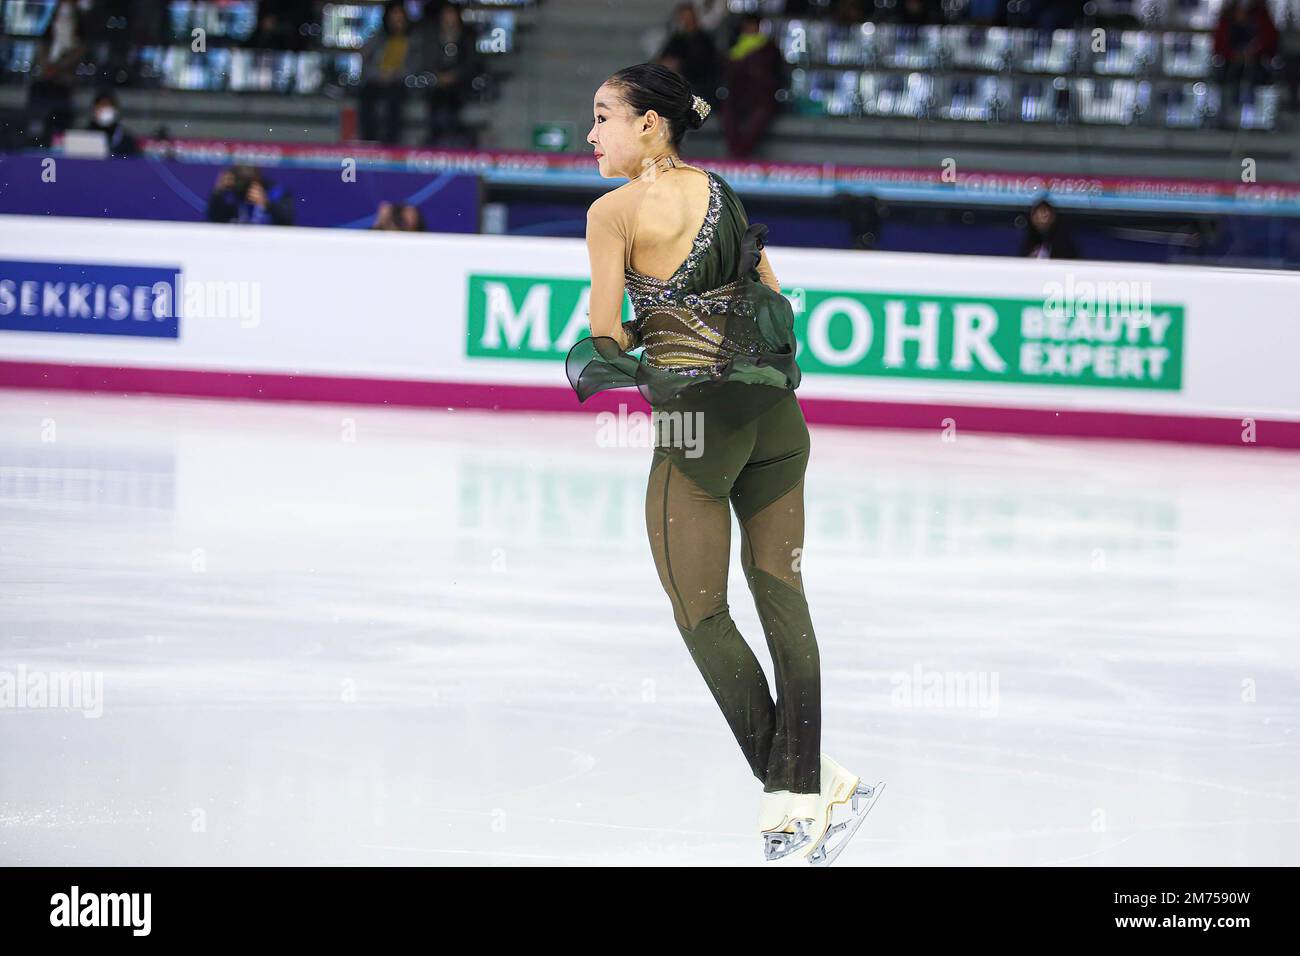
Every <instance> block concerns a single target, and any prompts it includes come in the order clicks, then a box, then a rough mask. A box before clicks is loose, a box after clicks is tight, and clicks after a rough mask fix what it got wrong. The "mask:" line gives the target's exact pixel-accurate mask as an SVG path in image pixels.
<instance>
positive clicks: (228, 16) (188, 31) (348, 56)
mask: <svg viewBox="0 0 1300 956" xmlns="http://www.w3.org/2000/svg"><path fill="white" fill-rule="evenodd" d="M502 16H505V17H509V16H511V14H510V13H509V12H506V13H500V12H497V11H494V10H492V9H490V8H488V7H467V6H464V5H462V4H456V3H453V2H451V0H390V2H388V3H386V4H383V3H370V4H351V5H349V4H321V3H316V2H312V0H282V2H276V3H257V2H251V0H229V2H225V0H223V2H219V3H218V2H208V3H206V4H205V3H191V4H177V3H147V4H145V3H137V2H134V0H6V2H5V3H4V4H3V5H0V27H2V29H0V81H6V80H7V81H8V82H15V81H26V83H27V88H28V104H29V109H30V110H31V112H32V113H33V115H34V116H36V117H37V119H38V121H39V122H38V123H37V124H36V125H37V129H38V132H37V135H38V138H39V141H40V142H43V143H48V142H49V141H50V140H51V139H52V138H53V137H54V136H57V135H58V134H60V133H62V132H63V131H64V130H66V129H68V128H70V127H72V126H74V125H77V118H76V117H75V116H74V115H73V114H74V103H75V102H76V93H77V92H78V91H79V90H84V89H92V90H101V91H109V90H112V89H117V88H123V87H126V88H151V87H160V88H164V89H167V88H171V89H181V90H214V91H219V90H230V91H240V92H242V91H253V92H281V93H315V92H320V91H322V90H323V89H324V88H325V87H326V86H327V85H331V84H332V85H335V86H343V87H353V88H355V89H356V92H357V100H358V112H359V116H358V120H359V126H360V129H359V133H360V135H361V136H362V137H363V138H366V139H371V140H375V141H380V142H385V143H396V142H398V141H399V139H400V138H401V133H402V122H401V116H402V113H403V111H404V108H405V107H406V106H407V104H408V103H409V102H411V101H418V102H421V103H422V104H423V105H424V107H425V108H424V113H425V115H426V116H427V122H426V125H425V128H424V129H423V131H422V135H420V136H419V137H418V139H419V141H421V142H423V143H425V144H429V145H448V144H450V145H474V144H473V142H472V141H470V142H467V140H472V135H473V131H472V130H468V129H466V128H465V126H464V124H463V123H462V121H461V112H462V109H463V106H464V104H465V102H466V100H467V98H468V97H470V96H471V95H472V93H473V92H475V91H479V90H482V89H484V88H485V87H486V86H487V85H488V84H487V79H486V77H485V73H486V69H485V64H484V58H483V56H482V53H481V51H480V46H482V45H484V44H485V43H486V44H487V46H488V48H490V49H494V50H498V51H504V50H505V49H507V48H508V46H509V40H510V37H511V33H510V31H509V30H508V29H504V28H503V27H502V26H501V24H502V23H505V24H506V25H507V26H508V25H509V24H510V23H512V22H513V21H509V20H506V21H501V20H499V19H492V18H494V17H495V18H499V17H502ZM476 18H478V19H482V20H483V22H484V23H487V24H491V25H493V30H492V33H493V36H492V37H490V38H488V39H487V40H485V39H484V35H483V33H484V32H483V30H481V29H480V27H479V26H478V24H477V22H476ZM80 125H85V124H84V123H82V124H80ZM116 154H118V153H116V152H115V155H116Z"/></svg>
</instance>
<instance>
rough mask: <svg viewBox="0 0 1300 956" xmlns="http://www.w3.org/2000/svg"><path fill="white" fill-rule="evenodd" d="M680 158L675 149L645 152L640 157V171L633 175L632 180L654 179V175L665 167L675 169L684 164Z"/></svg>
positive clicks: (665, 168)
mask: <svg viewBox="0 0 1300 956" xmlns="http://www.w3.org/2000/svg"><path fill="white" fill-rule="evenodd" d="M685 165H686V164H685V163H684V162H682V158H681V157H680V156H678V155H677V150H675V149H668V150H664V151H663V152H661V153H647V154H646V155H645V156H643V157H641V163H640V169H641V172H640V173H638V174H637V175H635V176H633V177H632V179H633V181H635V180H638V179H650V180H652V179H654V178H655V176H657V175H659V174H660V173H662V172H663V171H664V170H667V169H675V168H677V167H679V166H685Z"/></svg>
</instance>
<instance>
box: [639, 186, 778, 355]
mask: <svg viewBox="0 0 1300 956" xmlns="http://www.w3.org/2000/svg"><path fill="white" fill-rule="evenodd" d="M704 172H705V174H706V175H707V176H708V177H709V205H708V210H707V211H706V212H705V215H704V222H703V224H702V225H701V226H700V231H699V232H698V233H697V234H696V236H695V240H694V242H692V243H691V251H690V252H689V253H688V254H687V256H686V258H685V260H683V261H682V264H681V265H680V266H678V267H677V271H676V272H674V273H673V274H672V275H671V276H670V277H669V278H667V279H656V278H654V277H653V276H648V275H644V274H643V273H640V272H637V271H636V270H635V269H633V268H632V267H631V266H627V267H625V269H624V279H625V281H626V285H627V292H628V297H629V298H630V299H631V300H632V308H633V311H634V313H635V315H636V320H635V324H636V328H637V334H638V338H639V344H642V345H644V346H645V353H644V355H643V357H642V361H644V362H646V363H648V364H649V365H651V366H654V367H657V368H663V369H671V370H673V371H675V372H678V373H680V374H683V375H702V374H708V373H710V372H716V371H717V370H719V369H721V368H722V367H723V366H725V365H726V363H727V361H728V360H729V359H730V358H732V357H733V356H735V355H738V354H739V355H754V354H757V353H758V352H759V351H760V350H761V349H762V347H763V342H762V341H761V339H759V338H758V337H757V335H756V334H755V333H754V330H753V324H752V322H738V321H737V318H740V319H745V318H749V317H751V316H752V313H753V309H752V306H750V303H749V302H748V301H747V300H745V299H740V300H739V301H733V296H734V295H735V293H736V290H737V289H738V288H739V286H740V283H741V280H740V279H736V280H734V281H732V282H729V283H727V284H725V285H722V286H718V287H717V288H713V289H698V288H697V286H698V285H699V283H696V282H693V281H692V280H693V278H694V276H695V272H696V269H697V268H698V267H699V265H700V263H701V261H702V260H703V259H704V257H705V256H706V255H707V254H708V251H709V248H710V246H712V245H713V241H714V237H715V233H716V230H717V226H718V219H719V217H720V216H721V214H722V188H721V186H720V185H719V182H718V179H717V177H716V176H714V174H713V173H712V172H709V171H708V170H705V171H704ZM747 307H748V308H747ZM747 312H748V315H746V313H747Z"/></svg>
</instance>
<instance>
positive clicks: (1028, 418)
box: [0, 361, 1300, 449]
mask: <svg viewBox="0 0 1300 956" xmlns="http://www.w3.org/2000/svg"><path fill="white" fill-rule="evenodd" d="M0 387H3V388H37V389H42V388H48V389H60V390H70V391H87V392H115V393H119V394H131V393H136V394H139V393H143V394H150V395H184V396H193V397H201V398H236V399H261V400H265V401H286V402H336V403H340V404H351V405H394V406H403V407H412V408H439V407H443V408H484V409H500V410H505V411H546V412H577V411H582V412H587V413H590V412H593V411H614V410H617V408H618V407H619V405H620V404H622V405H626V406H628V407H629V408H632V409H638V410H641V411H648V410H649V405H647V404H646V402H645V400H644V399H643V398H642V397H641V396H640V395H639V394H637V393H636V392H635V391H633V390H629V389H618V390H615V391H610V392H603V393H601V394H600V395H596V396H594V397H593V398H591V399H590V400H588V401H587V402H585V403H583V404H581V405H579V404H578V400H577V398H576V397H575V396H574V394H573V392H572V391H571V390H570V389H569V388H568V387H567V386H565V387H557V386H550V385H489V384H483V383H479V382H419V381H411V380H405V379H376V378H342V377H336V376H326V375H287V374H283V373H275V374H267V373H260V372H256V373H255V372H219V371H207V370H197V369H170V368H168V369H163V368H134V367H132V368H113V367H108V366H96V365H55V364H48V363H43V362H11V361H0ZM799 402H800V404H801V405H802V406H803V410H804V415H805V417H806V418H807V419H808V421H809V422H811V423H814V424H823V425H850V426H856V427H863V428H911V429H933V430H936V431H937V430H939V429H941V428H942V427H943V421H944V419H946V418H951V419H953V421H954V422H956V427H957V428H958V429H959V430H961V431H974V432H1003V433H1011V434H1020V435H1047V436H1052V437H1055V438H1130V439H1140V440H1145V441H1174V442H1192V443H1197V444H1210V445H1232V446H1237V447H1245V448H1250V447H1265V448H1297V449H1300V422H1293V421H1278V420H1265V419H1260V420H1257V421H1256V424H1255V442H1254V443H1253V444H1248V443H1245V442H1243V441H1242V433H1243V426H1242V423H1241V420H1240V419H1235V418H1214V417H1209V416H1191V415H1152V414H1145V413H1142V414H1139V413H1132V412H1100V411H1076V410H1068V409H1062V410H1060V411H1053V410H1050V409H1037V408H1009V407H994V406H987V405H961V404H957V403H939V402H929V403H916V402H882V401H854V400H849V399H836V398H802V397H801V398H800V400H799Z"/></svg>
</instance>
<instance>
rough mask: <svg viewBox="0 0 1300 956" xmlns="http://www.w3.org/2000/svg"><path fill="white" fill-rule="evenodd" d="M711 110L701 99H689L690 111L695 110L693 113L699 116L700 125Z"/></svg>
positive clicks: (697, 97)
mask: <svg viewBox="0 0 1300 956" xmlns="http://www.w3.org/2000/svg"><path fill="white" fill-rule="evenodd" d="M712 108H713V107H711V106H709V104H708V102H707V101H706V100H705V99H704V98H703V97H700V96H696V97H692V99H691V109H693V110H695V112H696V113H698V114H699V116H700V122H701V123H703V122H704V120H705V119H706V118H707V117H708V115H709V110H711V109H712Z"/></svg>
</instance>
